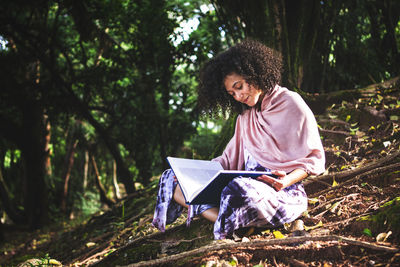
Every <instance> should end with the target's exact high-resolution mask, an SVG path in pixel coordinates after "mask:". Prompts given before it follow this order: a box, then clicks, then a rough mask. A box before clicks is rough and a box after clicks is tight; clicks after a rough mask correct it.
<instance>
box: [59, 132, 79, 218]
mask: <svg viewBox="0 0 400 267" xmlns="http://www.w3.org/2000/svg"><path fill="white" fill-rule="evenodd" d="M74 139H75V138H74V137H73V134H72V139H71V141H70V142H69V145H68V152H67V154H66V155H65V164H64V166H65V171H64V175H63V177H62V178H63V180H64V187H63V193H62V196H61V211H62V212H63V213H66V212H67V196H68V184H69V178H70V177H71V170H72V166H73V165H74V158H75V149H76V146H77V145H78V142H79V140H74Z"/></svg>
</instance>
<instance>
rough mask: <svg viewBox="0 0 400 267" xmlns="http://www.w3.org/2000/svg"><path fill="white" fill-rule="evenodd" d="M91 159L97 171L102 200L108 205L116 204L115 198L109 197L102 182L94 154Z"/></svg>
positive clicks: (97, 182) (96, 179)
mask: <svg viewBox="0 0 400 267" xmlns="http://www.w3.org/2000/svg"><path fill="white" fill-rule="evenodd" d="M91 159H92V164H93V169H94V173H95V182H96V187H97V189H98V190H99V193H100V201H101V202H102V203H104V204H106V205H107V206H109V207H111V206H112V205H113V204H115V201H114V200H113V199H110V198H108V197H107V192H106V190H105V189H104V186H103V184H102V183H101V180H100V173H99V169H98V168H97V164H96V160H95V158H94V156H93V155H91Z"/></svg>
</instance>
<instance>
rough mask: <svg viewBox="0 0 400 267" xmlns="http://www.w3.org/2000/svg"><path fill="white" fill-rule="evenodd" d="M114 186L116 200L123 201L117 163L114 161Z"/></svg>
mask: <svg viewBox="0 0 400 267" xmlns="http://www.w3.org/2000/svg"><path fill="white" fill-rule="evenodd" d="M113 185H114V194H115V197H116V199H121V192H120V190H119V185H118V181H117V163H116V162H115V160H113Z"/></svg>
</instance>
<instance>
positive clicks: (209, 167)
mask: <svg viewBox="0 0 400 267" xmlns="http://www.w3.org/2000/svg"><path fill="white" fill-rule="evenodd" d="M167 160H168V163H169V165H170V166H171V168H172V170H173V171H174V173H175V175H176V178H177V179H178V183H179V185H180V187H181V189H182V193H183V196H184V197H185V201H186V203H187V204H212V203H214V204H218V203H219V202H220V197H221V192H222V190H223V188H224V187H225V186H226V185H227V184H228V183H229V182H230V181H231V180H232V179H234V178H235V177H238V176H244V177H252V178H256V177H258V176H260V175H263V174H266V175H269V176H273V175H272V174H271V172H262V171H232V170H224V169H223V168H222V166H221V164H220V163H219V162H217V161H208V160H195V159H184V158H174V157H167Z"/></svg>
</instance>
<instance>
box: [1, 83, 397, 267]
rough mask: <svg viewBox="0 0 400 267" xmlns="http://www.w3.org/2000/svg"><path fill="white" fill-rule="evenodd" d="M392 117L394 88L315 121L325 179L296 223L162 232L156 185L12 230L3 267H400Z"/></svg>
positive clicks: (371, 90)
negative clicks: (32, 228) (230, 235)
mask: <svg viewBox="0 0 400 267" xmlns="http://www.w3.org/2000/svg"><path fill="white" fill-rule="evenodd" d="M399 117H400V89H399V82H398V80H397V81H395V82H391V83H387V84H380V85H374V86H370V87H368V88H364V90H363V92H362V94H361V95H360V96H357V98H356V99H354V100H351V101H342V102H341V103H340V104H334V105H331V106H329V107H328V108H327V109H326V110H325V112H324V113H323V114H322V115H317V121H318V124H319V125H320V130H321V135H322V136H323V143H324V147H325V151H326V157H327V164H326V167H327V171H326V173H324V174H323V175H320V176H317V177H310V178H308V179H307V180H306V181H304V185H305V187H306V191H307V193H308V196H309V207H308V211H307V213H305V214H303V216H302V217H301V218H299V219H300V220H301V221H298V222H297V223H295V224H292V225H284V226H282V227H277V228H274V229H272V228H270V229H267V228H264V229H255V231H254V232H253V233H249V234H248V235H246V236H244V237H237V238H236V239H234V240H230V239H229V240H221V241H215V240H213V235H212V224H211V223H208V222H206V221H205V220H204V219H201V218H199V219H196V220H194V221H193V222H192V224H191V225H190V227H186V225H185V219H186V218H185V215H182V216H181V217H180V218H179V219H178V220H177V221H176V222H175V223H173V224H172V225H170V226H168V227H167V230H166V231H165V232H164V233H162V232H159V231H158V230H156V229H155V228H154V227H152V226H151V220H152V216H153V209H154V204H155V199H156V192H157V178H155V179H154V181H153V182H152V184H151V186H149V187H148V188H146V189H144V190H140V191H138V192H136V193H135V194H133V195H130V196H128V197H127V198H125V199H123V200H121V201H120V202H119V203H118V204H116V205H115V206H114V207H112V208H111V209H108V210H106V211H103V212H102V213H99V214H96V215H95V216H93V217H91V218H90V219H89V220H87V221H85V222H83V223H81V224H78V225H77V226H75V227H70V226H68V227H67V226H65V227H64V226H60V225H57V226H52V227H48V228H46V229H42V230H39V231H36V232H28V231H23V230H22V229H15V228H13V227H11V226H9V229H8V230H7V231H6V233H5V234H6V238H7V241H6V243H4V244H2V245H1V246H0V253H1V254H0V266H17V265H18V264H21V263H23V262H25V264H26V265H25V266H46V265H45V263H48V262H50V261H51V263H52V264H53V266H56V265H57V263H60V264H61V263H62V265H63V266H117V265H118V266H161V265H163V266H400V249H399V248H400V154H399V148H400V120H399ZM302 224H303V225H304V227H303V228H302ZM294 225H297V226H298V227H299V228H295V229H293V227H294ZM33 258H35V259H36V261H35V260H33ZM29 259H30V261H27V260H29ZM28 262H30V264H31V265H29V264H28ZM40 264H42V265H40ZM20 266H22V264H21V265H20ZM49 266H50V265H49Z"/></svg>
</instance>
